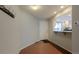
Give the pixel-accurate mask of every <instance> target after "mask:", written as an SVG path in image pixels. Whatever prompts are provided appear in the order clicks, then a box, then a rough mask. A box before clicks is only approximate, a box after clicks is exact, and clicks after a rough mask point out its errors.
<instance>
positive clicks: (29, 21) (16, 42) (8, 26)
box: [0, 6, 39, 53]
mask: <svg viewBox="0 0 79 59" xmlns="http://www.w3.org/2000/svg"><path fill="white" fill-rule="evenodd" d="M8 7H9V8H10V9H13V10H14V12H13V13H14V14H15V19H13V18H11V17H10V16H8V15H7V14H5V13H4V12H2V11H1V10H0V53H18V52H19V50H20V49H22V48H24V47H27V46H28V45H30V44H32V43H34V42H36V41H38V40H39V36H38V35H39V33H38V32H39V29H38V27H39V26H38V20H37V19H36V18H34V17H33V16H32V15H29V14H28V13H27V12H23V11H22V10H20V9H19V8H18V6H8Z"/></svg>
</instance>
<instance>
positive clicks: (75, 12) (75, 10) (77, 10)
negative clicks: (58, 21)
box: [72, 5, 79, 54]
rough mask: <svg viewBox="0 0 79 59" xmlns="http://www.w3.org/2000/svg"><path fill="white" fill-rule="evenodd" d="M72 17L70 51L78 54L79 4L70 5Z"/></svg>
mask: <svg viewBox="0 0 79 59" xmlns="http://www.w3.org/2000/svg"><path fill="white" fill-rule="evenodd" d="M72 19H73V23H72V24H73V25H72V28H73V31H72V52H73V53H78V54H79V5H75V6H72ZM75 22H78V24H75Z"/></svg>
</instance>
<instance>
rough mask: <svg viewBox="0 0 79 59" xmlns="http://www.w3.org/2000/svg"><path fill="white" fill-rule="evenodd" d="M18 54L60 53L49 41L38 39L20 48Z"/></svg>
mask: <svg viewBox="0 0 79 59" xmlns="http://www.w3.org/2000/svg"><path fill="white" fill-rule="evenodd" d="M20 54H62V53H61V52H60V51H59V50H57V49H56V48H55V47H54V46H52V45H51V44H50V43H44V42H43V41H39V42H37V43H35V44H32V45H31V46H29V47H26V48H24V49H22V50H21V52H20Z"/></svg>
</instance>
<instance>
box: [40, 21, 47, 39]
mask: <svg viewBox="0 0 79 59" xmlns="http://www.w3.org/2000/svg"><path fill="white" fill-rule="evenodd" d="M39 22H40V23H39V26H40V27H39V32H40V40H43V39H48V20H39Z"/></svg>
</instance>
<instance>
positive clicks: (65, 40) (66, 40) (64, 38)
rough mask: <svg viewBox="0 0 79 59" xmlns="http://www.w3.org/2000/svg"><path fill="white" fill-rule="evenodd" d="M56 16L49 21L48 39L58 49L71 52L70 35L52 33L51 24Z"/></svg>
mask: <svg viewBox="0 0 79 59" xmlns="http://www.w3.org/2000/svg"><path fill="white" fill-rule="evenodd" d="M55 18H56V16H54V17H52V18H51V19H50V20H49V39H50V41H52V42H53V43H55V44H57V45H59V46H60V47H62V48H64V49H66V50H68V51H70V52H72V33H66V34H64V33H55V32H53V25H54V24H53V23H54V21H55V20H56V19H55Z"/></svg>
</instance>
